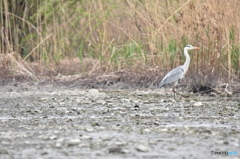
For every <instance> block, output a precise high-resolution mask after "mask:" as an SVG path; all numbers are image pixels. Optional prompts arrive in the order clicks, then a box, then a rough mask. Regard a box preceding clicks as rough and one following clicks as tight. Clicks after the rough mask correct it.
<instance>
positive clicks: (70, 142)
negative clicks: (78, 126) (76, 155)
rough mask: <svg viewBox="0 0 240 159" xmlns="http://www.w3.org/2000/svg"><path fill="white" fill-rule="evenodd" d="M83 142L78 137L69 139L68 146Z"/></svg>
mask: <svg viewBox="0 0 240 159" xmlns="http://www.w3.org/2000/svg"><path fill="white" fill-rule="evenodd" d="M80 143H81V140H80V139H78V138H76V139H70V140H69V141H68V146H75V145H78V144H80Z"/></svg>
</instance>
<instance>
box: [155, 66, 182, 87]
mask: <svg viewBox="0 0 240 159" xmlns="http://www.w3.org/2000/svg"><path fill="white" fill-rule="evenodd" d="M183 77H184V70H183V67H182V66H179V67H177V68H174V69H173V70H172V71H170V72H168V73H167V74H166V76H164V78H163V79H162V81H161V82H160V83H159V88H161V87H162V86H164V85H167V84H170V83H175V82H177V81H178V80H180V79H182V78H183Z"/></svg>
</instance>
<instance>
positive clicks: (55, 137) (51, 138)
mask: <svg viewBox="0 0 240 159" xmlns="http://www.w3.org/2000/svg"><path fill="white" fill-rule="evenodd" d="M49 139H50V140H56V139H57V136H56V135H53V136H50V137H49Z"/></svg>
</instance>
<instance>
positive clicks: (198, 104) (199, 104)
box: [193, 102, 203, 107]
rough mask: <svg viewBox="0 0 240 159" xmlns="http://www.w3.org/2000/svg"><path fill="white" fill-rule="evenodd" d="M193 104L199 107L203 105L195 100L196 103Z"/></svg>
mask: <svg viewBox="0 0 240 159" xmlns="http://www.w3.org/2000/svg"><path fill="white" fill-rule="evenodd" d="M193 106H195V107H201V106H203V103H202V102H196V103H194V104H193Z"/></svg>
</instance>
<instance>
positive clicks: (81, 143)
mask: <svg viewBox="0 0 240 159" xmlns="http://www.w3.org/2000/svg"><path fill="white" fill-rule="evenodd" d="M0 98H1V100H0V158H4V159H5V158H6V159H8V158H9V159H11V158H22V159H28V158H29V159H31V158H34V159H36V158H68V159H75V158H76V159H80V158H90V159H95V158H97V159H98V158H104V159H105V158H131V159H133V158H144V159H145V158H151V159H153V158H157V159H158V158H186V159H187V158H201V159H202V158H240V146H239V145H240V120H239V118H240V113H239V111H240V104H239V103H240V102H239V101H238V100H239V99H238V98H237V97H220V96H214V97H212V96H207V97H206V96H196V95H192V96H191V97H190V98H187V99H184V100H177V101H174V100H172V99H171V98H172V96H170V95H167V94H164V93H163V92H161V91H160V90H144V91H138V90H137V91H136V90H120V91H113V90H97V89H90V90H81V89H63V88H56V87H54V88H53V87H51V86H49V87H47V86H46V87H45V88H42V89H39V88H35V87H34V86H33V87H32V88H31V87H30V86H29V87H28V88H26V89H24V88H22V87H21V88H19V87H14V86H13V87H7V86H4V87H1V90H0ZM226 153H228V156H226Z"/></svg>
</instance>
